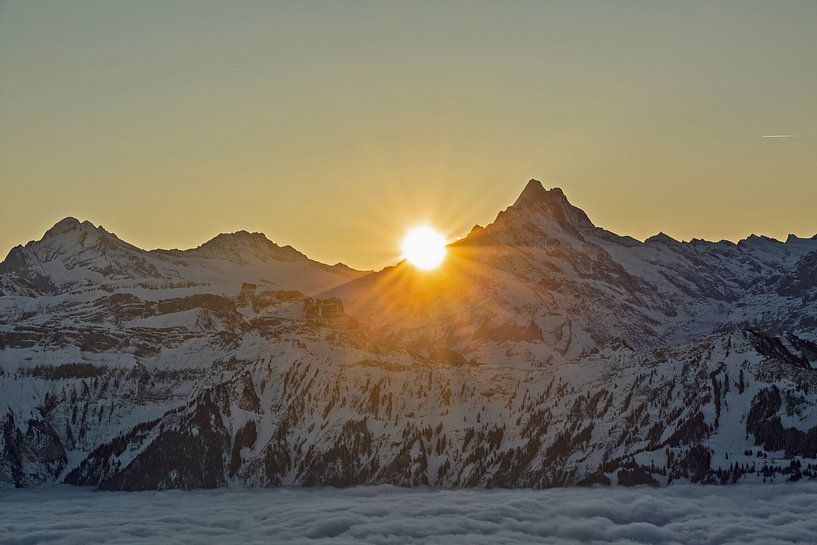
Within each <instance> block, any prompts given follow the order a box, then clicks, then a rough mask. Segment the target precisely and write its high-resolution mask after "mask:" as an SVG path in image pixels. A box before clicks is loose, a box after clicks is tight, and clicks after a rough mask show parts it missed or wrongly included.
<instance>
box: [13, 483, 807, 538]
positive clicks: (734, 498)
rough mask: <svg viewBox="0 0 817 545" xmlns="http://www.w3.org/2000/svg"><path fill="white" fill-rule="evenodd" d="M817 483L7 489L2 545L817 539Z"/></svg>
mask: <svg viewBox="0 0 817 545" xmlns="http://www.w3.org/2000/svg"><path fill="white" fill-rule="evenodd" d="M815 505H817V484H814V483H800V484H775V485H766V486H763V485H739V486H732V487H703V486H672V487H669V488H661V489H650V488H638V489H601V488H599V489H559V490H544V491H534V490H457V491H449V490H444V491H432V490H416V489H415V490H404V489H397V488H393V487H385V486H384V487H361V488H352V489H346V490H330V489H278V490H243V489H242V490H210V491H191V492H182V491H164V492H136V493H123V492H94V491H90V490H86V489H77V488H70V487H58V488H56V489H50V490H49V489H45V490H44V489H38V490H14V491H3V492H0V529H2V531H0V544H3V545H5V544H35V543H59V544H86V543H129V544H132V543H151V544H153V543H191V544H193V543H195V544H199V543H204V544H207V543H214V544H215V543H219V544H221V543H247V544H254V543H316V542H320V543H374V544H392V543H393V544H411V543H446V544H456V543H468V544H479V543H491V544H497V543H498V544H502V543H548V544H558V545H568V544H577V543H598V544H601V543H604V544H610V543H612V544H621V545H624V544H628V545H633V544H641V543H651V544H652V543H660V544H681V543H683V544H701V545H714V544H725V543H735V544H738V543H740V544H758V545H760V544H763V545H774V544H791V543H809V544H814V543H817V516H815V515H817V511H816V510H815V509H816V508H815Z"/></svg>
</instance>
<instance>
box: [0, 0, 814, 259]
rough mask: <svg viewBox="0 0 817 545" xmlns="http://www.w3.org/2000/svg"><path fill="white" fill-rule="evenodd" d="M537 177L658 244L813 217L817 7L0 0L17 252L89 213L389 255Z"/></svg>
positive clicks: (191, 232)
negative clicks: (406, 238) (407, 237)
mask: <svg viewBox="0 0 817 545" xmlns="http://www.w3.org/2000/svg"><path fill="white" fill-rule="evenodd" d="M781 134H782V135H794V136H792V137H790V138H763V136H764V135H781ZM529 178H538V179H540V180H542V181H543V183H544V184H545V186H546V187H550V186H560V187H562V188H563V189H564V191H565V193H566V195H567V196H568V198H569V199H570V200H571V201H572V202H573V203H574V204H576V205H578V206H580V207H582V208H583V209H585V210H586V211H587V213H588V214H589V216H590V218H591V219H592V220H593V221H594V222H595V223H596V224H598V225H601V226H604V227H606V228H608V229H611V230H613V231H616V232H619V233H621V234H629V235H632V236H635V237H636V238H640V239H643V238H646V237H647V236H650V235H652V234H654V233H656V232H658V231H664V232H666V233H668V234H670V235H672V236H674V237H676V238H681V239H689V238H692V237H699V238H707V239H714V240H719V239H722V238H726V239H732V240H737V239H739V238H742V237H744V236H746V235H747V234H749V233H751V232H754V233H762V234H767V235H771V236H775V237H785V236H786V235H787V234H788V233H795V234H799V235H803V236H811V235H814V234H815V233H817V2H816V1H814V0H802V1H797V0H785V1H776V0H775V1H772V0H770V1H767V2H758V1H751V0H735V1H728V2H724V1H705V2H691V1H685V2H662V1H653V0H645V1H629V2H627V1H616V2H610V1H607V0H601V1H598V2H589V1H565V2H547V1H537V2H530V3H526V2H522V1H514V2H484V3H483V2H477V1H473V0H470V1H463V2H455V1H443V2H438V1H433V2H388V1H387V2H360V1H349V2H312V1H305V2H295V1H293V2H286V3H285V2H261V1H258V2H256V1H252V2H251V1H244V2H213V3H210V2H205V1H201V0H196V1H189V2H188V1H179V0H172V1H153V2H151V1H139V2H124V1H119V2H108V1H100V2H87V1H71V2H62V1H25V2H24V1H6V2H0V254H3V255H5V253H6V252H7V251H8V250H9V249H10V248H11V247H12V246H13V245H15V244H19V243H25V242H26V241H28V240H31V239H36V238H39V237H40V236H41V235H42V233H43V232H44V231H45V230H46V228H48V227H49V226H51V225H52V224H54V223H55V222H56V221H58V220H59V219H61V218H62V217H65V216H69V215H70V216H75V217H77V218H80V219H88V220H90V221H92V222H94V223H96V224H100V223H101V224H102V225H104V226H105V227H106V228H107V229H108V230H110V231H113V232H115V233H117V234H118V235H119V236H120V237H121V238H123V239H125V240H128V241H130V242H133V243H135V244H137V245H139V246H142V247H145V248H156V247H164V248H187V247H192V246H196V245H198V244H200V243H201V242H204V241H205V240H207V239H209V238H211V237H212V236H214V235H215V234H217V233H219V232H225V231H235V230H238V229H247V230H251V231H262V232H264V233H266V234H267V236H269V237H270V238H271V239H272V240H274V241H276V242H278V243H281V244H292V245H293V246H295V247H296V248H298V249H299V250H301V251H303V252H305V253H307V254H308V255H309V256H310V257H313V258H315V259H318V260H321V261H324V262H329V263H335V262H337V261H343V262H345V263H347V264H349V265H352V266H355V267H359V268H372V267H380V266H382V265H385V264H387V263H389V262H390V261H392V260H394V259H396V257H397V255H398V254H399V241H400V237H401V235H402V233H403V232H404V231H405V230H406V228H407V227H409V226H410V225H412V224H415V223H420V222H424V221H427V222H430V223H432V224H435V225H437V226H438V227H440V228H443V229H444V230H445V231H446V233H447V235H448V236H450V237H454V236H457V235H462V234H464V233H465V232H467V231H468V229H469V228H470V227H471V226H472V225H473V224H475V223H480V224H484V223H486V222H489V221H491V220H492V219H493V217H494V216H495V214H496V212H497V211H498V210H499V209H501V208H504V207H505V206H507V205H508V204H510V203H511V202H512V201H513V199H514V198H515V196H516V195H517V194H518V193H519V192H520V191H521V190H522V188H523V187H524V185H525V182H526V181H527V180H528V179H529Z"/></svg>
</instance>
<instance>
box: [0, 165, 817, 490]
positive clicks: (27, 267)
mask: <svg viewBox="0 0 817 545" xmlns="http://www.w3.org/2000/svg"><path fill="white" fill-rule="evenodd" d="M809 478H817V237H815V238H810V239H804V238H798V237H795V236H789V237H788V239H787V240H786V241H785V242H781V241H777V240H774V239H770V238H766V237H762V236H751V237H749V238H747V239H745V240H742V241H740V242H738V243H732V242H728V241H721V242H707V241H703V240H692V241H690V242H680V241H677V240H674V239H672V238H671V237H669V236H667V235H664V234H658V235H656V236H653V237H651V238H649V239H647V240H646V241H644V242H641V241H638V240H635V239H633V238H630V237H625V236H619V235H617V234H614V233H612V232H610V231H607V230H605V229H603V228H601V227H597V226H596V225H594V224H593V222H592V221H591V220H590V218H589V217H588V216H587V214H585V213H584V212H583V211H582V210H580V209H579V208H577V207H575V206H573V205H572V204H570V202H569V201H568V200H567V198H566V197H565V195H564V193H563V192H562V191H561V190H560V189H550V190H546V189H545V188H544V187H543V186H542V184H541V183H539V182H538V181H535V180H531V181H530V182H529V183H528V184H527V186H526V187H525V189H524V190H523V192H522V193H521V195H520V196H519V198H518V199H517V200H516V202H514V204H513V205H511V206H509V207H508V208H506V209H505V210H504V211H502V212H500V213H499V215H498V216H497V217H496V219H495V220H494V222H493V223H491V224H489V225H487V226H485V227H480V226H476V227H474V228H473V229H472V230H471V232H470V233H469V234H468V235H467V236H466V237H464V238H462V239H460V240H458V241H457V242H455V243H453V244H451V245H450V246H449V248H448V257H447V258H446V262H445V264H444V265H443V267H441V268H440V269H438V270H436V271H431V272H419V271H417V270H415V269H414V268H413V267H411V266H410V265H408V264H407V263H404V262H401V263H398V264H397V265H395V266H392V267H387V268H385V269H383V270H381V271H378V272H366V271H356V270H353V269H351V268H349V267H346V266H345V265H342V264H337V265H332V266H330V265H325V264H322V263H318V262H316V261H313V260H311V259H309V258H308V257H307V256H305V255H304V254H302V253H301V252H299V251H297V250H296V249H294V248H292V247H290V246H279V245H277V244H275V243H273V242H271V241H270V240H268V239H267V238H266V237H265V236H264V235H262V234H260V233H247V232H245V231H240V232H237V233H232V234H222V235H219V236H217V237H216V238H214V239H213V240H211V241H209V242H207V243H205V244H203V245H201V246H199V247H198V248H195V249H191V250H184V251H182V250H152V251H145V250H142V249H140V248H138V247H136V246H133V245H131V244H128V243H127V242H125V241H123V240H121V239H119V238H118V237H117V236H116V235H114V234H112V233H109V232H108V231H106V230H105V229H103V228H102V227H97V226H94V225H92V224H91V223H89V222H80V221H78V220H75V219H73V218H67V219H65V220H62V221H60V222H59V223H57V224H56V225H55V226H54V227H52V228H51V229H49V230H48V231H47V232H46V233H45V235H44V236H43V238H42V239H41V240H39V241H34V242H30V243H28V244H26V245H25V246H18V247H16V248H14V249H13V250H12V251H11V252H10V253H9V255H8V257H7V258H6V259H5V261H4V262H3V263H0V486H6V487H14V486H16V487H33V486H41V485H49V484H53V483H62V482H65V483H70V484H76V485H84V486H94V487H99V488H102V489H111V490H146V489H164V488H185V489H187V488H211V487H223V486H259V487H268V486H284V485H302V486H319V485H332V486H348V485H356V484H378V483H390V484H395V485H399V486H416V485H430V486H437V487H475V486H478V487H552V486H572V485H612V486H615V485H622V486H629V485H636V484H651V485H668V484H671V483H676V482H693V483H717V484H729V483H736V482H772V481H780V480H797V479H809Z"/></svg>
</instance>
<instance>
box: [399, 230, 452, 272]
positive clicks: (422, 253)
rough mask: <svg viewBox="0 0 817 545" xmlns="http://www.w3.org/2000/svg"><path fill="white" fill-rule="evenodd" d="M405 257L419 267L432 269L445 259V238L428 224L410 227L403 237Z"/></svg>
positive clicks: (426, 269) (427, 269)
mask: <svg viewBox="0 0 817 545" xmlns="http://www.w3.org/2000/svg"><path fill="white" fill-rule="evenodd" d="M401 249H402V250H403V257H404V258H405V259H406V260H407V261H408V262H409V263H411V264H412V265H414V266H415V267H417V268H418V269H421V270H424V271H430V270H432V269H436V268H437V267H439V266H440V263H442V262H443V259H445V252H446V250H445V238H444V237H443V236H442V234H440V233H439V231H436V230H435V229H433V228H432V227H429V226H427V225H421V226H418V227H413V228H411V229H409V231H408V233H406V236H405V237H404V238H403V245H402V247H401Z"/></svg>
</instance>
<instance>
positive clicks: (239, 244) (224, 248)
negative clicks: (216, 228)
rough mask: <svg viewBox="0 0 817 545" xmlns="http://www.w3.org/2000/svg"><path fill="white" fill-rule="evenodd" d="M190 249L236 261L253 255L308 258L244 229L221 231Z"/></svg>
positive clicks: (284, 259) (277, 258)
mask: <svg viewBox="0 0 817 545" xmlns="http://www.w3.org/2000/svg"><path fill="white" fill-rule="evenodd" d="M191 251H193V252H196V253H199V254H203V255H208V256H211V257H221V258H225V259H230V260H233V261H236V262H243V261H244V260H245V259H246V258H248V257H251V256H255V257H256V258H258V259H261V260H262V261H266V260H268V259H274V260H277V261H301V260H306V259H308V258H307V257H306V256H305V255H304V254H302V253H301V252H299V251H298V250H296V249H295V248H293V247H292V246H279V245H277V244H275V243H274V242H272V241H271V240H270V239H268V238H267V236H266V235H265V234H264V233H258V232H255V233H250V232H248V231H244V230H241V231H235V232H234V233H221V234H219V235H216V236H215V237H214V238H212V239H210V240H208V241H207V242H205V243H204V244H202V245H201V246H199V247H198V248H195V249H193V250H191Z"/></svg>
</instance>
